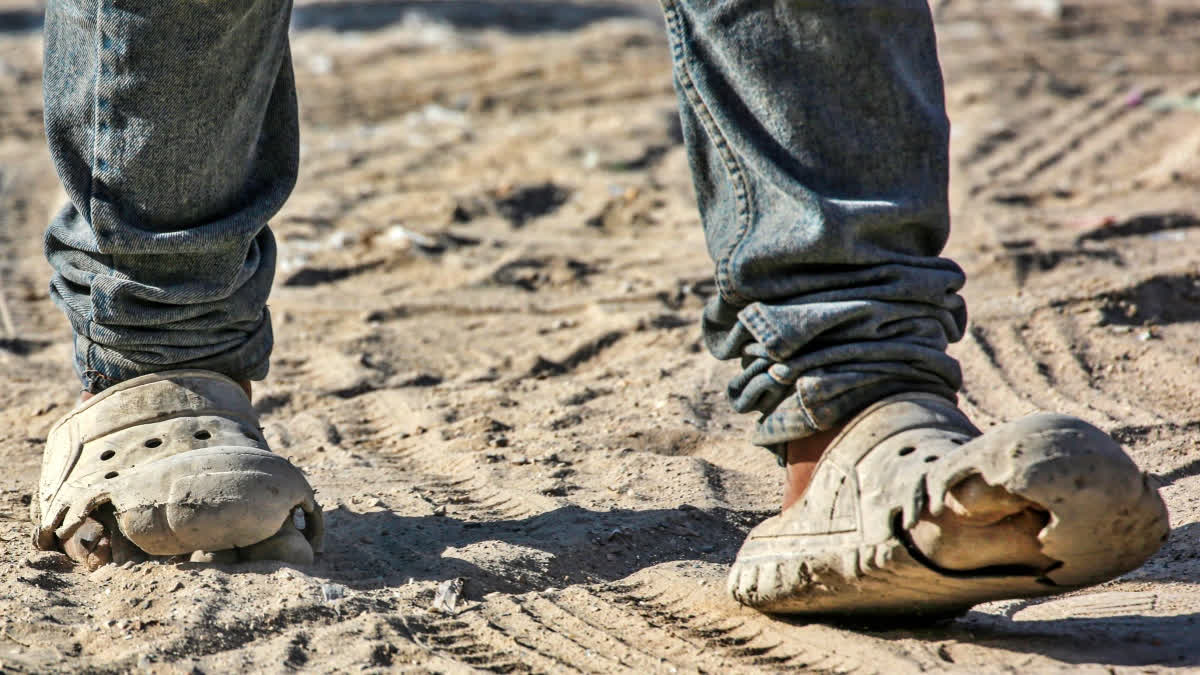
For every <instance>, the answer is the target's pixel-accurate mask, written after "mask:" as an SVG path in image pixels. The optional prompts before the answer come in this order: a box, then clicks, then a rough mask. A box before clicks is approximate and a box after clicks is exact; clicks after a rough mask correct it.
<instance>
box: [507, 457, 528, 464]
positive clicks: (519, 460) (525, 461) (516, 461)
mask: <svg viewBox="0 0 1200 675" xmlns="http://www.w3.org/2000/svg"><path fill="white" fill-rule="evenodd" d="M508 463H509V464H515V465H517V466H524V465H525V464H528V463H529V458H528V457H526V456H525V455H513V456H512V457H510V458H509V459H508Z"/></svg>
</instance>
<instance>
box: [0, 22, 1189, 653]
mask: <svg viewBox="0 0 1200 675" xmlns="http://www.w3.org/2000/svg"><path fill="white" fill-rule="evenodd" d="M1026 4H1029V3H1026ZM1036 4H1038V5H1046V4H1047V3H1036ZM1049 4H1053V3H1049ZM937 12H938V24H939V34H940V40H941V54H942V58H943V61H944V65H945V70H946V79H947V90H948V101H949V106H950V115H951V117H952V119H953V121H954V124H955V127H954V137H953V162H954V163H953V171H954V174H953V182H952V185H953V206H954V218H955V230H954V234H953V236H952V239H951V243H950V247H949V252H950V254H951V255H952V256H954V257H955V258H956V259H957V260H958V261H959V262H960V263H961V264H962V266H963V267H964V268H965V269H966V270H967V272H968V274H969V277H970V282H969V284H968V286H967V289H966V296H967V299H968V301H969V303H970V306H971V311H972V323H971V327H970V332H969V335H968V336H967V337H966V339H964V340H963V341H962V342H961V343H960V344H957V345H955V346H954V347H953V353H954V354H955V355H956V356H957V357H958V358H960V359H961V361H962V364H963V368H964V370H965V374H966V381H967V385H966V389H965V391H964V392H963V396H962V404H963V406H964V407H965V409H966V410H967V411H968V412H969V413H970V414H971V415H973V416H974V418H975V419H976V421H977V422H978V423H979V424H980V425H982V426H987V425H990V424H994V423H997V422H999V421H1002V420H1007V419H1011V418H1014V417H1017V416H1020V415H1023V414H1025V413H1028V412H1031V411H1034V410H1043V409H1045V410H1057V411H1062V412H1066V413H1070V414H1074V415H1079V416H1081V417H1083V418H1086V419H1087V420H1089V421H1091V422H1093V423H1095V424H1097V425H1099V426H1100V427H1102V428H1104V429H1106V430H1108V431H1110V432H1111V433H1113V434H1114V435H1115V436H1116V437H1117V438H1119V439H1120V441H1121V442H1123V443H1124V444H1125V445H1126V446H1127V447H1128V448H1129V450H1130V452H1131V453H1132V454H1133V456H1134V457H1135V458H1136V460H1137V461H1138V462H1139V463H1140V464H1141V466H1142V467H1143V468H1145V469H1146V470H1148V471H1149V472H1151V473H1152V474H1153V475H1154V476H1155V477H1156V478H1157V480H1158V482H1159V483H1160V485H1161V486H1162V492H1163V494H1164V496H1165V498H1166V500H1167V502H1168V503H1169V505H1170V507H1171V509H1172V512H1173V518H1172V532H1171V537H1170V540H1169V541H1168V542H1167V544H1166V546H1165V547H1164V548H1163V549H1162V551H1161V552H1160V553H1158V555H1156V556H1155V557H1154V559H1153V560H1151V561H1150V563H1149V564H1147V565H1146V566H1145V567H1143V568H1142V569H1140V570H1138V571H1135V572H1133V573H1131V574H1128V575H1126V576H1124V577H1122V578H1120V579H1118V580H1116V581H1113V582H1111V583H1108V584H1105V585H1104V586H1102V587H1099V588H1095V589H1091V590H1087V591H1085V592H1079V593H1075V594H1072V595H1069V596H1066V597H1060V598H1057V599H1051V600H1040V601H1018V602H1007V603H995V604H991V605H985V606H981V607H978V608H977V609H976V610H975V611H972V612H971V613H969V614H967V615H966V616H965V617H963V618H961V619H959V620H957V621H955V622H953V623H951V624H949V625H945V626H940V627H919V626H900V627H896V628H893V629H888V630H884V629H880V628H873V629H865V630H864V629H861V628H860V629H851V628H845V627H832V626H826V625H815V624H814V625H806V624H803V623H794V622H788V621H783V620H777V619H772V618H768V617H765V616H761V615H759V614H756V613H754V612H751V611H747V610H744V609H741V608H739V607H738V606H737V605H736V604H734V603H733V602H732V601H731V600H729V599H728V598H727V597H726V596H725V594H724V581H723V579H724V573H725V569H726V566H727V565H728V564H729V562H730V560H731V559H732V557H733V555H734V553H735V552H736V550H737V547H738V545H739V543H740V541H741V539H742V537H743V536H744V535H745V533H746V531H747V530H748V529H749V528H750V527H752V526H753V525H754V524H755V523H756V522H757V521H758V520H760V519H761V518H763V517H764V516H766V515H767V514H768V513H769V512H770V511H771V510H772V508H774V507H775V506H776V503H777V500H778V497H779V481H780V475H779V470H778V469H777V468H776V467H775V466H774V464H773V460H772V458H771V457H770V456H768V454H767V453H765V452H763V451H762V450H759V449H756V448H754V447H752V446H751V445H749V444H748V443H747V441H746V437H747V435H748V431H749V426H750V420H748V419H745V418H741V417H738V416H735V415H734V414H732V413H731V412H730V410H729V408H728V406H727V404H726V402H725V400H724V393H723V391H724V383H725V381H726V380H727V379H728V377H729V375H730V374H731V366H730V365H729V364H722V363H717V362H715V361H714V360H713V359H712V358H711V357H710V356H708V355H707V354H706V353H704V351H703V350H702V348H701V346H700V344H699V342H698V338H699V335H698V333H699V327H698V321H697V319H698V316H699V312H700V308H701V306H702V303H703V302H704V300H705V298H706V297H708V296H709V295H710V294H711V293H712V292H713V287H712V284H711V281H710V278H711V277H710V275H711V268H710V263H709V262H708V259H707V257H706V254H705V251H704V247H703V239H702V233H701V231H700V228H699V226H698V217H697V214H696V212H695V207H694V202H693V197H692V194H691V187H690V182H689V177H688V172H687V165H686V161H685V156H684V149H683V147H682V146H681V144H680V136H679V129H678V123H677V119H676V116H675V112H674V105H675V104H674V95H673V93H672V90H671V82H670V68H669V63H668V58H667V47H666V42H665V39H664V37H663V35H662V33H661V26H660V19H659V17H658V14H657V8H656V6H655V5H654V4H653V3H652V2H640V1H639V2H628V3H620V2H616V1H609V2H587V3H581V4H571V3H566V2H550V1H546V2H535V1H533V0H444V1H436V0H426V1H417V0H412V1H400V0H374V1H367V0H345V1H341V2H338V1H334V0H322V1H319V2H301V3H300V4H299V7H298V8H297V12H296V16H295V33H294V41H293V46H294V49H295V62H296V69H297V74H298V79H299V81H300V88H301V106H302V113H303V124H304V139H303V158H304V161H303V170H302V173H301V176H300V181H299V185H298V187H297V189H296V192H295V196H294V197H293V199H292V200H291V201H290V202H289V203H288V205H287V206H286V208H285V209H284V211H283V212H282V213H281V214H280V215H279V216H278V217H277V218H276V220H275V222H274V223H273V227H274V228H275V232H276V235H277V237H278V239H279V241H280V245H281V257H280V266H279V270H278V275H277V281H276V289H275V293H274V296H273V299H272V309H273V311H274V314H275V317H276V323H277V329H276V332H277V334H278V337H279V340H278V346H277V351H276V359H275V361H274V365H273V369H272V372H271V376H270V378H269V379H268V380H267V381H266V382H265V383H263V384H262V386H260V387H259V388H258V390H257V395H256V399H257V406H258V409H259V411H260V412H261V413H262V416H263V421H264V425H265V427H266V429H267V433H268V437H269V438H270V439H271V441H272V443H273V444H274V447H275V449H276V450H277V451H279V452H280V453H283V454H285V455H288V456H290V457H292V458H293V459H294V461H295V462H296V463H298V464H299V465H300V466H302V467H303V468H304V469H305V470H306V471H307V472H308V474H309V475H310V477H311V478H312V481H313V483H314V484H315V486H316V487H317V488H318V489H319V491H320V497H321V499H322V501H323V502H324V504H325V507H326V509H327V510H328V524H329V526H330V532H329V541H328V553H326V554H325V555H324V556H323V557H321V558H320V559H319V560H318V562H317V563H316V564H315V565H313V566H311V567H307V568H297V567H290V566H287V565H280V564H265V563H261V564H253V565H246V566H240V567H234V566H230V567H223V566H203V565H198V564H165V563H143V564H140V565H130V566H126V567H116V566H108V567H105V568H101V569H100V570H98V571H96V572H94V573H90V574H89V573H87V572H85V571H83V570H81V569H79V568H73V567H72V566H71V565H69V564H68V563H67V562H66V560H65V559H64V557H63V556H61V555H59V554H49V553H34V552H33V551H32V550H31V548H30V546H29V530H30V527H29V524H28V523H27V522H26V519H27V513H28V508H27V504H28V503H29V500H30V495H31V492H32V491H33V488H34V483H35V480H36V477H37V472H38V465H39V461H40V453H41V449H42V444H43V443H44V440H45V436H46V431H47V429H48V428H49V426H50V425H51V424H52V422H53V421H54V420H55V419H57V418H58V417H59V416H60V415H62V414H63V413H64V412H65V411H67V410H68V409H69V408H70V407H71V406H72V404H73V401H74V400H75V397H76V395H77V392H75V391H73V380H72V375H71V373H70V370H69V367H68V359H69V345H68V339H67V325H66V322H65V321H64V319H63V318H62V317H61V316H60V314H59V313H58V312H57V311H56V310H55V309H54V308H53V307H52V306H51V305H50V302H49V300H48V298H47V291H46V288H47V279H48V276H49V274H48V271H47V268H46V266H45V264H44V262H43V261H42V259H41V256H40V248H39V247H40V242H39V237H40V235H39V233H40V230H41V229H42V227H43V226H44V224H45V222H46V219H47V217H48V215H49V214H50V213H51V212H52V211H53V210H54V209H55V208H56V207H57V205H58V204H59V203H60V200H61V199H62V198H63V197H62V194H61V192H60V189H59V188H58V186H57V181H56V179H55V176H54V172H53V169H52V167H51V165H50V163H49V160H48V158H47V154H46V150H45V147H44V142H43V138H42V123H41V108H42V104H41V98H40V91H39V78H40V68H41V55H40V41H41V35H40V30H39V27H40V6H39V5H38V3H37V2H35V1H30V0H0V282H2V288H3V293H4V298H5V300H6V302H5V305H6V307H7V309H8V315H9V319H6V320H5V322H4V323H3V324H0V328H3V331H4V332H3V337H2V339H0V377H2V378H3V379H2V380H0V381H2V382H3V386H2V387H0V461H2V462H3V464H4V471H3V473H2V474H0V540H3V542H4V544H3V545H2V547H0V579H3V582H2V584H0V664H2V665H0V669H3V670H4V671H6V672H24V671H77V670H78V671H92V672H107V671H127V670H145V671H151V672H167V673H174V672H208V673H222V672H230V671H237V670H247V671H249V670H253V671H259V670H262V671H268V672H277V671H286V670H293V669H298V670H309V671H335V670H336V671H360V670H365V671H386V670H392V669H396V670H412V671H435V672H465V671H471V670H484V671H498V672H525V671H538V672H572V671H589V672H597V671H600V672H613V671H626V672H694V671H705V672H776V671H788V670H797V671H808V670H812V671H821V672H850V671H877V672H885V673H899V672H909V671H922V670H939V669H952V670H955V669H957V670H964V671H970V672H980V671H986V672H998V671H1019V672H1028V671H1053V670H1057V669H1076V668H1079V669H1083V670H1086V671H1089V672H1146V671H1157V670H1163V669H1168V668H1175V667H1179V668H1189V667H1190V668H1200V625H1198V624H1197V618H1200V585H1198V583H1200V558H1198V555H1200V525H1198V521H1200V475H1198V474H1200V447H1198V445H1197V443H1198V442H1200V381H1198V378H1197V374H1198V373H1200V366H1198V360H1200V350H1198V349H1197V343H1198V342H1200V268H1198V265H1200V203H1198V202H1200V196H1198V195H1200V99H1198V98H1197V96H1198V95H1200V10H1197V8H1196V4H1195V1H1194V0H1075V1H1073V2H1067V3H1066V4H1065V6H1063V7H1062V8H1061V12H1059V13H1057V14H1056V15H1055V13H1054V12H1047V11H1045V9H1034V10H1025V9H1020V8H1017V7H1014V6H1013V3H1012V2H999V1H992V2H984V1H983V0H952V1H950V2H941V3H940V4H939V5H938V7H937ZM0 318H2V317H0ZM459 578H461V579H464V580H465V584H464V587H463V597H462V599H461V601H460V602H459V604H458V606H457V608H456V610H455V611H454V612H440V613H439V612H433V611H430V610H429V607H430V606H431V605H432V604H433V601H434V596H435V594H436V592H437V590H438V587H439V584H442V583H443V582H446V581H452V580H454V579H459Z"/></svg>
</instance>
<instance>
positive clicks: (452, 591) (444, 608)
mask: <svg viewBox="0 0 1200 675" xmlns="http://www.w3.org/2000/svg"><path fill="white" fill-rule="evenodd" d="M466 583H467V580H466V579H465V578H463V577H455V578H453V579H447V580H445V581H443V582H442V583H440V584H438V589H437V595H435V596H434V597H433V604H432V605H430V607H429V611H431V612H440V613H442V614H450V615H453V614H456V613H458V601H459V599H460V598H461V596H462V592H463V587H464V586H465V585H466Z"/></svg>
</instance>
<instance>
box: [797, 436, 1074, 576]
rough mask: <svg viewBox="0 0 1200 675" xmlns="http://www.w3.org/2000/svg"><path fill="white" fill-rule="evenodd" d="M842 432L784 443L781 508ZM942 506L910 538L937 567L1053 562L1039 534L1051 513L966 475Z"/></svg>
mask: <svg viewBox="0 0 1200 675" xmlns="http://www.w3.org/2000/svg"><path fill="white" fill-rule="evenodd" d="M840 432H841V428H837V429H831V430H829V431H822V432H819V433H816V434H813V435H812V436H808V437H806V438H802V439H799V440H795V441H792V442H790V443H788V446H787V474H786V478H785V481H784V487H783V510H785V511H786V510H787V508H788V507H789V506H791V505H792V504H794V503H795V502H796V501H797V500H799V499H800V498H801V497H802V496H804V491H805V490H806V489H808V484H809V482H810V481H812V476H813V472H814V470H815V469H816V466H817V462H818V460H820V459H821V456H822V455H823V454H825V450H826V449H827V448H828V447H829V444H830V443H831V442H832V441H833V439H834V438H836V437H837V435H838V434H839V433H840ZM945 506H946V508H945V509H943V510H942V512H941V513H940V514H938V515H937V516H934V515H932V514H931V513H930V511H929V509H928V507H927V508H926V510H925V513H924V515H923V516H922V517H921V519H920V520H919V521H918V522H917V524H916V525H915V526H913V528H912V529H911V530H909V534H910V536H911V537H912V541H913V543H914V544H916V546H917V548H919V549H920V550H921V552H922V553H923V554H925V556H926V557H928V558H929V559H930V560H931V561H933V562H934V563H935V564H936V565H938V566H939V567H943V568H945V569H950V570H972V569H980V568H983V567H990V566H993V565H1021V566H1027V567H1033V568H1036V569H1045V568H1047V567H1049V566H1050V565H1052V564H1053V563H1054V561H1053V560H1052V559H1050V558H1048V557H1046V556H1045V555H1042V552H1041V543H1040V542H1039V541H1038V533H1039V532H1041V530H1042V528H1044V527H1045V526H1046V523H1047V522H1048V521H1049V514H1048V513H1047V512H1046V510H1045V509H1043V508H1041V507H1040V506H1038V505H1037V504H1034V503H1033V502H1030V501H1028V500H1026V499H1022V498H1021V497H1018V496H1016V495H1012V494H1009V493H1008V492H1007V491H1005V490H1004V489H1003V488H1000V487H997V486H993V485H988V484H987V483H986V482H984V480H983V479H982V478H981V477H979V476H969V477H967V478H965V479H963V480H962V481H961V482H959V483H958V484H956V485H955V486H954V487H953V488H951V489H950V491H949V492H948V493H947V494H946V498H945Z"/></svg>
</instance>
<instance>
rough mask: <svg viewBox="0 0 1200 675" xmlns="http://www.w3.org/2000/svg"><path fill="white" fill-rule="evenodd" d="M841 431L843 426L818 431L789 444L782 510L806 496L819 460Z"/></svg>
mask: <svg viewBox="0 0 1200 675" xmlns="http://www.w3.org/2000/svg"><path fill="white" fill-rule="evenodd" d="M841 431H842V428H841V427H835V428H833V429H828V430H826V431H818V432H817V433H815V434H813V435H811V436H806V437H804V438H799V439H796V440H794V441H790V442H789V443H788V444H787V466H786V474H785V476H784V483H783V508H782V510H784V511H786V510H787V509H788V507H789V506H791V505H792V504H794V503H796V502H797V501H799V499H800V498H801V497H803V496H804V491H805V490H807V489H808V484H809V483H810V482H811V481H812V476H813V471H814V470H816V468H817V462H818V461H820V459H821V456H822V455H824V454H825V450H827V449H828V448H829V444H830V443H832V442H833V439H834V438H836V437H837V435H838V434H839V433H841Z"/></svg>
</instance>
